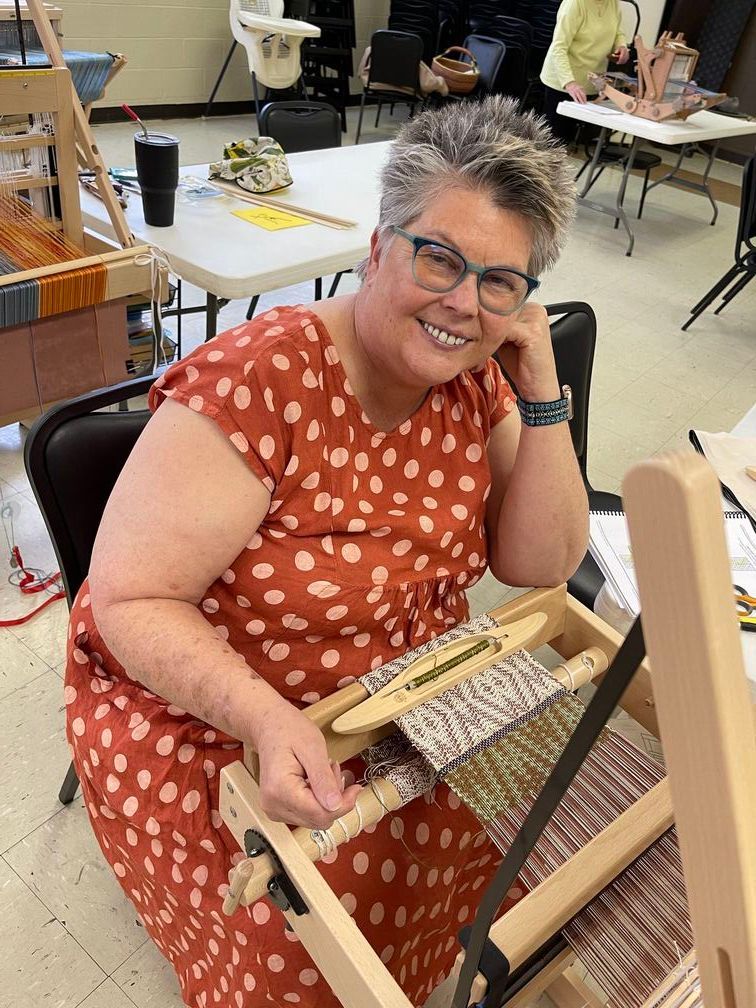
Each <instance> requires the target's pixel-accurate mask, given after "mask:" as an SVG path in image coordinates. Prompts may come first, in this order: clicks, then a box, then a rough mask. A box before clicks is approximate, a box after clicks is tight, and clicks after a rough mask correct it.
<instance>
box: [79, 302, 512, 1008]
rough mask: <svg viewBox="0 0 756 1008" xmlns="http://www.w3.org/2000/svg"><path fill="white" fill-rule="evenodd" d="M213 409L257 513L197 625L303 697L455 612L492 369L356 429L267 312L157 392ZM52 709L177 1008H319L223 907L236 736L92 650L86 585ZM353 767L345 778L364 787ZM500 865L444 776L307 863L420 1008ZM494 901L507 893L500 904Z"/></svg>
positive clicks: (312, 340) (496, 412)
mask: <svg viewBox="0 0 756 1008" xmlns="http://www.w3.org/2000/svg"><path fill="white" fill-rule="evenodd" d="M166 397H171V398H173V399H175V400H177V401H178V402H181V403H184V404H186V405H187V406H188V407H189V408H191V409H194V410H197V411H198V412H200V413H203V414H204V415H206V416H208V417H209V418H211V419H212V420H213V421H214V422H215V423H216V424H218V426H219V427H220V428H221V429H222V430H223V431H224V432H225V433H226V435H227V436H228V438H229V441H230V443H231V444H232V445H233V446H234V448H235V449H236V450H237V451H239V452H240V453H241V455H242V457H243V458H244V460H245V461H246V462H247V464H248V465H249V466H250V469H251V470H252V472H254V473H255V475H256V476H258V478H259V479H261V480H262V482H263V483H264V484H265V486H266V487H267V488H268V490H269V491H270V494H271V503H270V509H269V511H268V514H267V516H266V518H265V520H264V522H263V523H262V525H261V526H260V528H259V529H257V530H255V529H250V537H249V542H248V543H247V545H246V547H245V548H244V549H243V550H242V552H241V553H240V555H239V556H238V557H237V558H236V560H235V561H234V563H233V564H232V565H231V566H230V567H229V569H228V570H226V571H224V572H223V573H222V574H221V576H220V577H219V578H218V579H217V580H216V581H215V582H214V583H213V584H211V585H210V586H209V588H208V589H207V592H206V594H205V596H204V598H203V599H202V601H201V603H200V608H201V611H202V612H203V614H204V615H205V618H206V619H207V620H208V622H209V623H210V624H212V626H213V627H214V628H215V632H216V633H217V634H218V635H219V636H221V637H223V638H224V639H225V640H228V641H229V643H230V644H231V645H232V646H233V647H234V648H235V649H236V651H238V652H239V654H241V655H243V657H244V658H245V660H246V661H247V663H248V664H249V666H250V667H251V668H252V669H254V670H255V671H256V672H257V673H259V675H261V676H262V677H263V678H264V679H266V680H267V681H268V682H269V683H271V684H272V685H273V686H274V687H275V688H276V689H277V690H279V692H280V693H281V694H283V696H285V697H286V698H287V699H289V700H290V701H291V702H292V703H294V704H296V705H298V706H300V707H302V706H306V705H307V704H310V703H313V702H314V701H316V700H318V699H320V698H321V697H324V696H326V695H328V694H329V693H332V692H333V691H334V690H336V689H338V688H339V687H341V686H344V685H346V684H348V683H351V682H353V681H354V679H355V678H357V677H359V676H361V675H362V674H364V673H366V672H367V671H368V670H370V669H375V668H377V667H379V666H380V665H382V664H383V663H385V662H387V661H389V660H391V659H392V658H395V657H397V656H399V655H401V654H404V653H405V652H406V651H407V650H408V649H409V648H411V647H414V646H416V645H418V644H420V643H422V642H423V641H425V640H428V639H429V638H431V637H434V636H436V635H438V634H440V633H442V632H443V631H444V630H446V629H448V628H449V627H450V626H453V625H455V624H457V623H459V622H460V621H462V620H465V619H466V618H467V616H468V609H467V603H466V600H465V594H464V593H465V589H466V588H468V587H469V586H470V585H472V584H473V583H474V582H476V581H477V580H478V579H479V577H480V576H481V574H482V572H483V570H484V568H485V566H486V537H485V531H484V525H483V519H484V510H485V501H486V498H487V496H488V493H489V490H490V472H489V468H488V462H487V455H486V443H487V440H488V437H489V434H490V431H491V428H492V426H493V425H494V424H495V423H497V422H498V421H499V420H501V419H502V418H503V417H504V416H505V415H506V414H507V413H508V412H509V411H510V410H511V409H512V408H513V406H514V400H513V397H512V394H511V391H510V389H509V387H508V386H507V385H506V383H505V382H504V381H503V379H502V378H501V376H500V373H499V371H498V368H497V367H496V366H495V364H494V363H493V362H492V361H489V363H488V365H487V366H486V367H485V368H484V369H482V370H480V371H479V372H476V373H470V372H463V373H462V374H461V375H459V376H458V377H457V378H456V379H454V380H453V381H451V382H449V383H447V384H445V385H442V386H437V387H434V388H433V389H431V390H430V392H429V394H428V396H427V397H426V400H425V401H424V403H423V404H422V405H421V406H420V408H419V409H418V410H417V411H416V412H415V413H414V414H413V416H412V417H411V418H410V419H408V420H407V421H405V422H404V423H403V424H402V425H401V426H400V427H398V428H397V429H396V430H394V431H391V432H388V433H385V432H382V431H379V430H377V429H375V428H374V427H373V426H372V425H371V423H370V421H369V419H368V418H367V416H366V415H365V414H364V413H363V412H362V410H361V408H360V406H359V404H358V403H357V401H356V400H355V398H354V396H353V394H352V391H351V388H350V386H349V381H348V379H347V376H346V374H345V372H344V369H343V367H342V364H341V362H340V360H339V356H338V353H337V352H336V349H335V347H334V346H333V344H332V342H331V340H330V338H329V336H328V333H327V331H326V330H325V328H324V326H323V324H322V323H321V322H320V320H319V319H318V318H316V317H315V316H314V315H312V314H311V313H308V312H307V311H306V310H305V309H304V308H302V307H297V308H279V309H277V310H274V311H271V312H268V313H267V314H266V315H264V316H263V317H261V318H257V319H254V320H253V321H252V322H250V323H248V324H246V325H243V326H241V327H240V328H237V329H234V330H232V331H230V332H226V333H224V334H222V335H220V336H217V337H216V338H215V339H214V340H211V341H210V342H208V343H206V344H204V345H203V346H202V347H200V348H199V349H198V350H197V351H196V352H195V353H193V354H192V355H191V356H190V357H188V358H187V359H185V360H183V361H181V362H179V363H177V364H175V365H174V366H173V367H172V368H171V369H170V370H169V371H168V372H166V374H165V375H164V376H163V377H161V378H160V379H158V381H157V382H156V384H155V387H154V389H153V392H152V397H151V406H152V408H159V405H160V403H161V402H162V401H163V400H164V399H165V398H166ZM65 701H66V705H67V718H68V722H67V723H68V737H69V740H70V742H71V745H72V747H73V752H74V759H75V762H76V766H77V768H78V771H79V774H80V777H81V783H82V791H83V795H84V799H85V802H86V805H87V808H88V811H89V815H90V818H91V821H92V826H93V829H94V831H95V833H96V835H97V839H98V841H99V843H100V846H101V847H102V850H103V853H104V855H105V857H106V858H107V860H108V861H109V863H110V865H111V866H112V868H113V871H114V872H115V874H116V876H117V878H118V880H119V882H120V884H121V886H122V887H123V890H124V892H125V893H126V895H127V896H128V897H129V899H131V900H132V902H133V903H134V906H135V907H136V910H137V912H138V913H139V916H140V918H141V920H142V921H143V923H144V926H145V928H146V929H147V931H148V932H149V934H150V935H151V936H152V938H153V940H154V941H155V943H156V945H157V946H158V947H159V948H160V949H161V951H162V952H163V954H164V955H165V956H166V957H167V958H168V959H169V960H170V962H171V963H172V965H173V967H174V969H175V971H176V975H177V977H178V981H179V984H180V986H181V991H182V995H183V998H184V1001H185V1003H186V1004H187V1005H189V1006H191V1008H210V1006H215V1005H221V1006H224V1008H225V1006H231V1008H256V1006H259V1005H265V1004H266V1003H268V1002H273V1003H274V1004H276V1005H281V1006H284V1005H299V1006H301V1008H316V1006H317V1008H331V1006H336V1005H337V1001H336V999H335V997H334V996H333V994H332V993H331V992H330V989H329V988H328V986H327V985H326V983H325V981H324V980H323V978H322V977H321V976H320V973H319V972H318V970H317V968H316V967H315V966H314V964H313V962H312V960H311V959H310V958H309V956H308V954H307V952H306V951H305V949H304V948H303V947H302V945H301V944H300V943H299V941H298V939H297V938H296V936H295V935H294V934H292V933H291V932H287V931H286V930H285V928H284V919H283V917H282V916H281V914H280V913H279V912H278V911H277V910H275V909H273V908H271V907H270V906H269V904H268V903H267V902H266V901H260V902H258V903H256V904H254V905H253V906H252V907H249V908H247V909H241V910H239V911H238V912H237V913H236V914H235V915H234V916H233V917H230V918H228V917H224V916H223V914H222V912H221V903H222V899H223V896H224V894H225V892H226V891H227V887H228V871H229V869H230V867H231V866H232V864H233V863H235V862H236V861H238V860H239V859H240V858H241V853H240V852H239V850H238V848H237V846H236V844H235V842H234V841H233V839H232V837H231V835H230V833H228V831H227V830H226V827H225V826H224V825H223V823H222V822H221V820H220V816H219V814H218V812H217V809H218V776H219V771H220V770H221V768H222V767H223V766H225V765H226V764H228V763H230V762H232V761H233V760H236V759H239V758H241V746H240V744H239V743H238V742H237V741H235V740H234V739H231V738H228V737H227V736H225V735H223V734H222V733H221V732H219V731H216V730H215V729H214V728H212V727H211V726H210V725H208V724H205V723H202V722H200V721H198V720H197V719H196V718H194V717H192V715H191V714H190V713H187V712H186V711H183V710H180V709H178V708H177V707H175V706H173V705H171V704H169V703H167V702H166V701H164V700H162V699H161V698H160V697H157V696H155V695H154V694H152V693H150V692H149V691H148V690H145V689H144V688H143V686H141V685H140V684H139V683H138V682H135V681H133V680H132V679H130V678H129V675H128V670H124V669H123V668H122V667H121V666H120V665H119V664H118V662H117V661H116V660H115V658H114V657H113V655H112V654H111V653H110V652H109V650H108V648H107V645H106V644H105V642H104V641H103V640H102V638H101V637H100V635H99V633H98V630H97V626H96V623H95V620H94V616H93V613H92V608H91V606H90V604H89V594H88V588H87V585H86V583H85V584H84V585H83V587H82V589H81V591H80V592H79V596H78V598H77V600H76V603H75V605H74V608H73V612H72V615H71V629H70V633H69V648H68V662H67V671H66V686H65ZM362 769H363V767H362V764H361V762H360V761H359V760H354V761H352V762H351V763H350V764H349V765H348V767H347V776H348V777H351V776H352V775H358V776H360V775H361V774H362ZM496 863H497V857H496V852H495V850H494V849H493V848H492V847H491V846H490V844H489V841H488V839H487V838H486V836H485V834H483V833H482V832H481V830H480V826H479V824H478V823H477V821H476V820H475V819H474V818H473V817H472V815H471V814H470V813H469V812H467V810H466V809H465V808H464V807H460V802H459V800H458V799H457V798H456V796H455V795H453V794H452V793H451V792H450V791H448V789H447V788H446V787H445V786H444V785H438V786H437V787H436V788H435V791H434V793H433V794H432V795H428V796H426V797H425V798H420V799H418V800H416V801H414V802H412V803H410V804H409V805H407V806H406V807H404V808H403V809H401V810H400V811H399V814H396V815H392V816H390V817H389V816H387V817H386V818H384V819H383V820H382V821H381V822H380V823H379V824H378V825H377V826H375V827H373V828H371V829H369V830H366V831H365V833H364V834H362V835H361V836H359V837H358V838H357V839H355V840H353V841H352V842H350V843H349V844H347V845H345V846H344V847H342V848H340V849H339V850H337V851H336V852H334V853H332V854H330V855H329V856H328V857H326V858H325V861H324V862H323V863H321V865H320V868H321V870H322V872H323V874H324V876H325V877H326V878H327V880H328V882H329V883H330V884H331V886H332V887H333V889H334V891H335V892H336V894H337V896H338V897H339V898H340V900H341V903H342V904H343V906H344V907H345V908H346V909H347V911H348V912H349V913H350V914H352V915H353V916H354V918H355V920H356V921H357V924H358V925H359V927H360V929H361V930H362V931H363V933H364V934H365V935H366V937H367V938H368V940H369V941H370V942H371V944H372V945H373V947H374V948H375V949H376V951H377V953H378V954H379V955H380V957H381V959H382V960H383V962H384V963H385V964H386V966H387V968H388V969H389V970H390V971H391V973H392V974H393V975H394V976H395V977H396V979H397V980H398V982H399V983H400V984H401V986H402V987H403V988H404V990H405V991H406V992H407V996H408V997H409V999H410V1001H411V1002H412V1003H413V1004H416V1005H421V1004H423V1002H424V1001H425V999H426V997H427V995H428V994H429V992H430V991H431V990H432V989H433V987H434V986H435V985H436V984H437V983H439V982H440V981H441V980H442V979H443V977H444V976H445V975H446V973H447V972H448V970H449V968H450V966H451V963H452V961H453V959H454V956H455V955H456V952H457V950H458V944H457V938H456V935H457V932H458V930H459V928H460V927H461V926H462V925H463V924H464V923H466V922H468V921H469V920H470V919H471V918H472V916H473V914H474V911H475V908H476V906H477V904H478V901H479V899H480V893H481V891H482V888H483V887H484V885H485V884H486V883H487V881H488V879H489V877H490V875H491V873H492V871H493V869H494V867H495V864H496ZM513 895H514V894H513Z"/></svg>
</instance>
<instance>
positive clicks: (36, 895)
mask: <svg viewBox="0 0 756 1008" xmlns="http://www.w3.org/2000/svg"><path fill="white" fill-rule="evenodd" d="M82 800H83V799H82ZM68 808H69V806H67V805H64V806H62V807H61V808H59V809H58V810H57V811H56V812H53V814H52V815H51V816H49V817H48V818H47V819H45V820H44V822H41V823H39V825H37V826H35V827H34V829H32V830H30V831H29V832H28V833H27V834H26V835H25V836H23V837H21V839H20V840H17V841H15V842H14V843H13V844H12V845H11V846H10V847H8V848H7V849H6V850H5V851H3V852H2V853H1V854H0V860H2V861H3V863H4V864H5V865H6V866H7V867H8V869H9V870H10V871H12V872H13V874H14V875H15V876H16V877H17V878H18V880H19V881H20V882H21V883H22V884H23V885H24V886H25V887H26V889H28V890H29V892H30V893H31V895H32V896H33V897H34V898H35V899H37V900H38V901H39V903H40V904H41V905H42V906H43V907H44V908H45V910H47V912H48V913H49V914H52V917H53V919H54V920H56V921H57V922H58V924H60V926H61V927H62V928H63V930H64V931H65V932H66V934H67V935H68V936H69V937H70V938H71V940H72V941H73V942H75V943H76V945H78V947H79V948H80V949H81V950H82V952H84V953H85V954H86V956H87V958H89V959H91V960H92V962H93V963H94V964H95V966H96V967H97V969H99V970H100V972H101V973H102V974H103V980H102V981H101V982H100V984H98V986H99V987H101V986H102V983H104V981H105V980H107V979H111V980H112V979H113V974H114V973H116V972H117V971H118V970H119V969H121V967H122V966H124V965H125V964H126V963H127V962H128V961H129V959H131V957H132V956H133V955H135V954H136V953H137V952H138V951H139V950H140V949H141V948H143V947H144V945H146V944H147V942H149V940H150V939H149V938H148V937H146V936H145V938H144V941H142V942H141V944H139V945H138V946H137V947H136V948H135V949H132V950H131V952H129V954H128V955H127V956H126V958H125V959H123V960H122V961H121V962H120V963H118V965H117V966H116V967H114V969H112V970H111V972H110V973H108V972H107V971H106V970H104V969H103V968H102V966H100V964H99V963H98V962H97V960H96V959H95V958H94V956H93V955H92V954H91V952H89V951H88V950H87V949H85V948H84V946H83V945H82V944H81V942H80V941H79V940H78V938H77V937H76V936H75V935H74V934H73V933H72V932H71V931H69V929H68V927H67V925H66V924H65V923H64V922H63V921H62V920H61V919H60V917H58V915H57V914H56V913H55V911H54V910H53V909H52V908H51V907H49V906H48V905H47V903H46V902H45V900H44V899H42V897H41V895H40V894H39V893H38V892H37V891H36V890H35V889H33V888H32V886H30V885H29V883H28V882H27V881H26V879H25V878H24V877H23V875H20V874H19V872H18V871H17V870H16V869H15V868H14V867H13V865H12V864H11V862H10V861H9V860H8V858H7V856H6V855H8V854H9V853H10V852H11V851H12V850H13V848H14V847H17V846H18V845H19V844H22V843H23V842H24V841H25V840H28V839H29V837H30V836H31V835H32V834H33V833H36V831H37V830H38V829H41V827H42V826H44V825H46V824H47V823H49V822H50V820H51V819H55V818H56V817H57V816H59V815H64V814H65V813H66V811H67V810H68ZM135 912H136V911H135ZM113 983H114V984H115V985H116V987H118V988H119V989H120V986H121V985H120V984H119V983H117V982H116V981H115V980H113ZM92 993H93V992H92V991H89V993H88V994H87V995H85V997H84V998H83V999H82V1000H86V999H87V998H88V997H89V996H90V994H92ZM123 993H124V994H126V992H125V991H124V992H123ZM126 996H127V997H128V995H126ZM129 1000H131V998H129ZM77 1004H81V1002H77ZM72 1008H77V1006H72Z"/></svg>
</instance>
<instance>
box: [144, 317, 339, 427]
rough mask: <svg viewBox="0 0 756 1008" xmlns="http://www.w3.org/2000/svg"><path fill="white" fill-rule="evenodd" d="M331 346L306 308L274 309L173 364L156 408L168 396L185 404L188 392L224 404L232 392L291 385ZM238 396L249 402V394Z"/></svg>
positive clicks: (153, 396)
mask: <svg viewBox="0 0 756 1008" xmlns="http://www.w3.org/2000/svg"><path fill="white" fill-rule="evenodd" d="M328 345H329V340H328V333H327V331H326V329H325V327H324V326H323V323H322V322H321V321H320V320H319V319H318V318H317V316H315V315H314V314H313V313H312V312H309V311H308V310H307V309H306V308H305V307H303V306H302V305H296V306H289V305H286V306H281V307H278V308H272V309H271V310H270V311H267V312H265V313H264V314H263V315H258V316H256V317H255V318H253V319H251V320H250V321H248V322H243V323H242V324H241V325H238V326H234V327H233V328H231V329H227V330H226V331H225V332H222V333H219V334H218V335H217V336H215V337H214V338H213V339H211V340H208V341H207V342H206V343H203V344H201V345H200V346H199V347H197V349H196V350H194V351H193V352H192V353H191V354H189V355H188V356H187V357H184V358H182V359H181V360H180V361H177V362H176V363H175V364H173V365H171V367H169V368H168V370H167V371H166V372H165V373H164V374H163V375H162V376H161V377H160V378H158V380H157V381H156V382H155V384H154V386H153V389H152V391H151V393H150V408H151V409H155V408H156V406H158V405H159V403H160V402H161V401H162V400H163V398H165V397H166V396H168V397H177V398H179V399H182V398H183V397H184V393H190V394H191V395H192V396H195V397H199V398H203V399H204V400H205V401H206V400H207V398H208V396H209V397H211V398H212V399H215V400H216V401H217V403H218V405H220V403H221V402H222V401H225V400H226V399H227V397H228V396H229V394H230V393H231V392H232V390H238V389H240V388H244V387H247V388H249V387H250V386H251V385H252V384H253V383H254V384H256V385H257V386H258V387H263V388H267V387H269V386H272V385H276V384H278V383H279V382H286V380H291V378H292V377H293V376H294V375H295V374H302V373H304V372H305V371H306V370H307V369H313V367H315V366H316V365H318V362H319V360H320V358H321V357H322V356H323V355H324V354H325V353H326V352H327V347H328ZM234 394H235V395H236V396H237V398H239V397H240V398H244V397H245V393H244V392H238V391H235V392H234ZM202 412H207V410H202Z"/></svg>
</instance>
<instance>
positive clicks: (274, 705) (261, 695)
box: [229, 672, 289, 749]
mask: <svg viewBox="0 0 756 1008" xmlns="http://www.w3.org/2000/svg"><path fill="white" fill-rule="evenodd" d="M288 706H289V701H288V700H286V698H285V697H282V696H281V694H280V693H279V692H278V691H277V690H275V689H274V688H273V686H271V685H270V683H268V682H266V681H265V680H264V679H261V678H260V677H259V676H258V675H257V674H255V673H252V672H250V677H249V679H248V681H247V683H246V688H245V689H244V690H243V691H239V692H238V693H237V694H236V696H235V699H234V710H233V712H232V711H231V710H230V711H229V715H230V716H229V720H230V721H231V722H232V727H233V730H232V731H231V732H230V734H231V736H232V737H233V738H238V739H240V740H241V741H242V742H249V743H250V744H251V745H252V746H253V748H255V749H257V748H258V745H257V744H258V740H259V737H260V735H261V733H262V732H263V731H265V730H266V729H267V728H268V727H269V726H270V723H271V721H275V719H276V718H277V717H278V716H280V714H281V712H282V711H283V709H284V708H285V707H288Z"/></svg>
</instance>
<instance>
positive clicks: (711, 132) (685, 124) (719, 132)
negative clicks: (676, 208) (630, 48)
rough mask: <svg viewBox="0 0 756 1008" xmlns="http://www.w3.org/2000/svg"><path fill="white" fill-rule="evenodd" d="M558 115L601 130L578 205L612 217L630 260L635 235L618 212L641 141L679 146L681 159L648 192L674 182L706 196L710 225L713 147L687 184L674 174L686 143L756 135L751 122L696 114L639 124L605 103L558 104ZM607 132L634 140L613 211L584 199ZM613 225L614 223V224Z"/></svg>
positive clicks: (707, 114) (638, 121)
mask: <svg viewBox="0 0 756 1008" xmlns="http://www.w3.org/2000/svg"><path fill="white" fill-rule="evenodd" d="M557 112H558V113H559V114H560V115H563V116H567V117H568V118H569V119H577V120H578V121H579V122H585V123H591V124H592V125H594V126H600V127H601V134H600V136H599V138H598V141H597V142H596V148H595V150H594V152H593V157H592V159H591V163H590V165H589V168H588V176H587V178H586V181H585V183H584V185H583V188H582V189H581V190H580V193H579V195H578V203H579V204H580V205H581V206H586V207H588V208H589V209H590V210H595V211H596V212H597V213H603V214H609V216H611V217H614V219H615V222H617V221H622V226H623V227H624V229H625V231H626V232H627V236H628V239H629V242H628V246H627V251H626V252H625V255H628V256H629V255H632V251H633V245H634V244H635V235H634V234H633V231H632V229H631V227H630V224H629V223H628V219H627V215H626V214H625V211H624V210H623V208H622V203H623V200H624V198H625V190H626V189H627V182H628V179H629V177H630V172H631V170H632V167H633V161H634V159H635V154H636V152H637V150H638V147H639V146H640V142H641V140H652V141H654V142H656V143H660V144H665V145H666V146H669V147H678V146H679V147H680V155H679V157H678V159H677V164H675V166H674V167H673V168H672V170H671V171H669V172H667V174H666V175H664V176H663V177H662V178H660V179H657V180H656V181H655V182H653V183H652V185H650V186H649V187H648V188H649V189H651V188H653V186H656V185H659V184H660V183H661V182H674V183H675V185H679V186H683V187H684V188H686V189H694V190H696V191H698V192H702V193H704V194H705V195H706V196H708V198H709V200H710V202H711V205H712V207H713V208H714V217H713V219H712V221H711V223H712V224H713V223H714V221H715V220H716V219H717V204H716V203H715V201H714V197H713V196H712V194H711V190H710V189H709V185H708V177H709V171H710V170H711V165H712V163H713V161H714V156H715V155H716V147H715V148H714V150H713V151H712V154H711V156H710V158H709V163H708V165H707V168H706V171H705V173H704V176H703V181H702V182H701V183H699V182H692V181H691V180H690V179H686V178H683V177H682V176H680V175H677V171H678V169H679V168H680V165H681V164H682V159H683V156H684V151H685V147H686V146H687V145H689V144H697V143H703V142H704V141H711V140H714V141H719V140H723V139H725V137H733V136H744V135H747V134H749V133H756V120H753V121H751V120H747V119H733V118H730V117H729V116H723V115H718V114H717V113H715V112H709V111H704V112H696V113H695V114H694V115H692V116H689V117H688V119H686V120H685V121H680V120H668V121H666V122H660V123H657V122H652V121H651V120H650V119H641V118H640V116H633V115H630V114H629V113H627V112H620V111H619V109H617V108H615V106H614V105H612V104H611V103H610V102H588V103H587V104H585V105H581V104H579V103H578V102H574V101H563V102H560V103H559V104H558V105H557ZM612 133H626V134H627V135H628V136H631V137H632V138H633V141H632V144H631V145H630V148H629V150H628V155H627V158H626V159H625V162H624V170H623V173H622V179H621V180H620V184H619V187H618V189H617V195H616V198H615V203H614V206H611V207H610V206H606V205H605V204H604V203H599V202H597V201H596V200H591V199H588V198H587V195H586V194H587V193H588V190H589V189H590V187H591V183H592V182H593V180H594V177H595V175H596V172H597V171H598V169H599V167H600V159H601V152H602V150H603V148H604V147H605V145H606V144H607V143H608V141H609V138H610V136H611V135H612ZM615 226H616V223H615Z"/></svg>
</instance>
